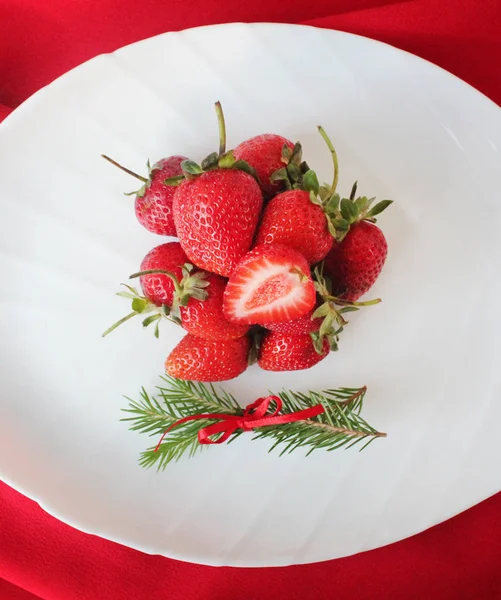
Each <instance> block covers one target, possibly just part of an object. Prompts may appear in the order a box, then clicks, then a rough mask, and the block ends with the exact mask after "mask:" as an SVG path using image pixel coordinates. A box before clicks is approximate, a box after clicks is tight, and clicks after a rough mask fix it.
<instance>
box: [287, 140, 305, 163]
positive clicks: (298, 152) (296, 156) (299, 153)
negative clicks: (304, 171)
mask: <svg viewBox="0 0 501 600" xmlns="http://www.w3.org/2000/svg"><path fill="white" fill-rule="evenodd" d="M302 160H303V149H302V148H301V144H300V143H299V142H296V143H295V144H294V148H293V149H292V156H291V158H290V162H292V163H294V164H296V165H297V166H299V165H300V164H301V162H302Z"/></svg>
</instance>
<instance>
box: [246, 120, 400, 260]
mask: <svg viewBox="0 0 501 600" xmlns="http://www.w3.org/2000/svg"><path fill="white" fill-rule="evenodd" d="M318 129H319V131H320V134H321V135H322V137H323V139H324V141H325V142H326V144H327V147H328V148H329V151H330V152H331V156H332V162H333V167H334V178H333V182H332V184H331V185H330V186H329V185H323V186H320V185H319V183H318V178H317V175H316V173H315V172H314V171H312V170H311V169H309V168H308V167H307V165H306V166H305V163H301V165H300V167H299V168H295V169H292V170H291V168H290V165H289V166H288V167H287V169H282V173H281V174H279V173H275V174H274V176H280V178H282V179H283V180H284V181H285V182H286V183H287V184H288V186H292V187H293V189H292V190H291V191H287V192H283V193H282V194H278V196H276V197H275V198H273V199H272V200H271V201H270V202H269V204H268V206H267V207H266V208H265V211H264V214H263V218H262V220H261V224H260V227H259V230H258V233H257V237H256V242H257V243H258V244H275V243H279V244H286V245H287V246H290V247H291V248H295V249H296V250H298V251H299V252H301V253H302V254H303V255H304V257H305V258H306V259H307V260H308V261H309V262H310V263H311V264H315V263H318V262H320V261H321V260H323V259H324V258H325V256H326V255H327V253H328V252H329V251H330V249H331V248H332V246H333V244H334V239H335V240H337V241H338V242H340V241H341V240H342V239H343V238H344V237H345V236H346V235H347V233H348V231H349V229H350V227H351V226H353V225H355V224H356V223H358V222H359V221H362V220H368V221H371V222H375V218H374V217H375V215H377V214H379V213H380V212H382V211H383V210H384V209H385V208H386V207H387V206H389V204H391V201H390V200H383V201H382V202H379V203H378V204H376V205H375V206H373V207H372V202H373V201H374V198H371V199H368V198H366V197H362V198H357V199H356V200H355V194H356V189H357V186H356V184H355V185H354V186H353V188H352V192H351V195H350V198H343V199H341V198H340V196H339V194H337V193H336V187H337V182H338V178H339V166H338V160H337V154H336V151H335V149H334V147H333V145H332V142H331V141H330V139H329V138H328V136H327V134H326V133H325V131H324V130H323V129H322V127H319V128H318ZM296 167H297V165H296Z"/></svg>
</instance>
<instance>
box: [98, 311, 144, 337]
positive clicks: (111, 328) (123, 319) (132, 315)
mask: <svg viewBox="0 0 501 600" xmlns="http://www.w3.org/2000/svg"><path fill="white" fill-rule="evenodd" d="M137 314H138V313H137V312H136V311H133V312H131V313H129V314H128V315H125V317H122V318H121V319H120V321H117V322H116V323H113V325H112V326H111V327H108V329H107V330H106V331H105V332H104V333H103V334H102V335H101V337H106V336H107V335H108V334H109V333H111V332H112V331H114V330H115V329H116V328H117V327H120V325H122V323H125V322H126V321H128V320H129V319H132V317H135V316H136V315H137Z"/></svg>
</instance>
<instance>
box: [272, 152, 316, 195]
mask: <svg viewBox="0 0 501 600" xmlns="http://www.w3.org/2000/svg"><path fill="white" fill-rule="evenodd" d="M281 160H282V162H283V163H284V166H283V167H280V169H277V170H276V171H274V172H273V173H272V174H271V176H270V181H271V182H272V183H277V182H282V184H283V186H284V188H285V189H286V190H303V189H305V187H304V177H305V175H306V173H308V172H309V171H311V169H310V167H309V166H308V164H307V163H306V162H304V161H303V149H302V148H301V144H300V143H299V142H296V143H295V144H294V148H292V150H291V149H290V148H289V146H287V144H284V146H283V148H282V159H281Z"/></svg>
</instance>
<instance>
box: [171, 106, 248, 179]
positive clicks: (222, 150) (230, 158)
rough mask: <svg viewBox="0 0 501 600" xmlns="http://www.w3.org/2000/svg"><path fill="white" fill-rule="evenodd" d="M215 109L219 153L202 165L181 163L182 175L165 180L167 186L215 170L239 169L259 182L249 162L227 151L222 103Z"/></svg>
mask: <svg viewBox="0 0 501 600" xmlns="http://www.w3.org/2000/svg"><path fill="white" fill-rule="evenodd" d="M215 109H216V115H217V122H218V129H219V152H211V153H210V154H209V155H208V156H206V157H205V158H204V159H203V160H202V162H201V163H200V164H198V163H196V162H195V161H193V160H184V161H183V162H182V163H181V169H182V174H181V175H176V176H174V177H168V178H167V179H165V180H164V184H165V185H171V186H177V185H179V184H180V183H181V182H182V181H184V180H186V179H196V178H197V177H199V176H200V175H202V174H203V173H206V172H207V171H213V170H214V169H237V170H239V171H244V172H245V173H248V174H249V175H252V177H254V179H255V180H256V181H257V175H256V171H255V170H254V169H253V168H252V167H251V166H250V165H249V163H248V162H246V161H245V160H236V158H235V155H234V153H233V150H229V151H228V152H227V151H226V124H225V120H224V114H223V108H222V106H221V103H220V102H216V103H215Z"/></svg>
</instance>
